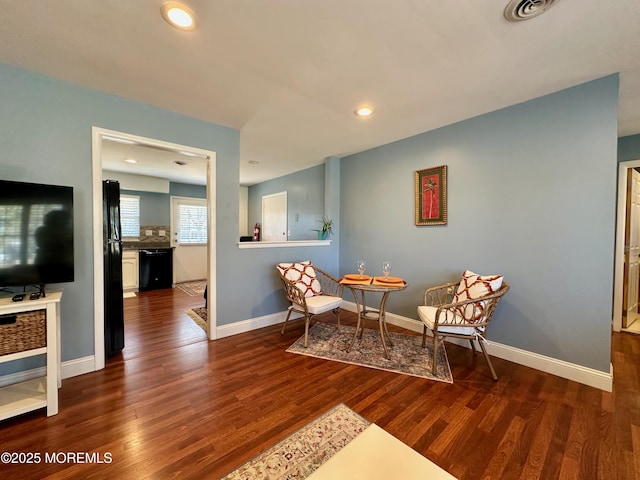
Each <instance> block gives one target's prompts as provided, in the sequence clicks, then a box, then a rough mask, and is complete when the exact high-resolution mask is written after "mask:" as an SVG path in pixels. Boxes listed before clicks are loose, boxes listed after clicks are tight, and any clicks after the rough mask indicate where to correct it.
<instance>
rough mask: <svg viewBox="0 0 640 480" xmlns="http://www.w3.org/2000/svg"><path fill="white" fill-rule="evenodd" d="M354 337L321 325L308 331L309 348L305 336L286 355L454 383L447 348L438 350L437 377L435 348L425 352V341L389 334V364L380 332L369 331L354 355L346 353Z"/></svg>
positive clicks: (351, 332)
mask: <svg viewBox="0 0 640 480" xmlns="http://www.w3.org/2000/svg"><path fill="white" fill-rule="evenodd" d="M354 333H355V328H354V327H350V326H345V325H343V326H341V327H340V332H338V329H337V325H332V324H328V323H322V322H318V323H316V324H315V325H314V326H313V327H311V328H310V329H309V342H308V347H307V348H305V347H304V336H302V337H300V338H299V339H298V340H297V341H296V343H294V344H293V345H291V347H289V348H288V349H287V352H291V353H299V354H301V355H308V356H310V357H316V358H323V359H326V360H335V361H337V362H343V363H350V364H353V365H360V366H363V367H370V368H376V369H378V370H387V371H389V372H396V373H402V374H405V375H413V376H415V377H421V378H428V379H430V380H438V381H440V382H446V383H453V376H452V375H451V368H450V367H449V360H448V359H447V352H446V351H445V348H444V345H443V346H441V347H440V348H438V362H437V365H438V369H437V372H438V373H437V375H435V376H434V375H433V374H432V373H431V368H432V365H433V363H432V362H433V344H432V343H431V342H427V346H426V348H422V337H420V336H417V335H403V334H400V333H389V335H390V336H391V340H392V341H393V346H390V345H387V347H388V348H389V355H390V356H391V359H390V360H387V358H386V357H385V356H384V350H383V348H382V343H381V340H380V331H379V330H377V329H370V328H366V329H365V330H364V334H363V335H362V338H361V339H356V341H355V342H354V344H353V347H352V348H351V351H349V352H347V346H348V345H349V342H350V341H351V339H352V338H353V335H354Z"/></svg>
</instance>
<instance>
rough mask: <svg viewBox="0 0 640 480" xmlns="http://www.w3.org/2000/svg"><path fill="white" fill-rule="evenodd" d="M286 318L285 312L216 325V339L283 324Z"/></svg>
mask: <svg viewBox="0 0 640 480" xmlns="http://www.w3.org/2000/svg"><path fill="white" fill-rule="evenodd" d="M286 317H287V312H286V311H285V312H278V313H272V314H270V315H264V316H262V317H256V318H250V319H248V320H242V321H240V322H236V323H230V324H229V325H218V326H217V327H216V338H224V337H230V336H231V335H237V334H239V333H245V332H250V331H251V330H257V329H258V328H263V327H270V326H271V325H276V324H278V323H282V322H284V319H285V318H286ZM295 318H298V317H295Z"/></svg>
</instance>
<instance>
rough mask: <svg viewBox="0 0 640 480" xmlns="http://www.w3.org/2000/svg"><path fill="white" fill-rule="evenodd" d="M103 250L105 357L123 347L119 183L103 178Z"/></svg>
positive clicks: (110, 355)
mask: <svg viewBox="0 0 640 480" xmlns="http://www.w3.org/2000/svg"><path fill="white" fill-rule="evenodd" d="M102 213H103V222H104V225H103V234H104V241H103V252H104V351H105V356H106V358H109V357H112V356H113V355H115V354H116V353H118V352H120V351H121V350H122V349H123V348H124V302H123V299H122V237H121V228H120V184H119V183H118V182H116V181H114V180H105V181H103V182H102Z"/></svg>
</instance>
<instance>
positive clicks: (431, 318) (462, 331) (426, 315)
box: [418, 305, 484, 336]
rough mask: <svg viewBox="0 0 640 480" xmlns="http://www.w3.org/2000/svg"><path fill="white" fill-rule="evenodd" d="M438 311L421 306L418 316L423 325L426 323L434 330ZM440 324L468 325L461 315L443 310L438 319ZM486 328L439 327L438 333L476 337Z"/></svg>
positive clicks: (435, 308)
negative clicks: (456, 323)
mask: <svg viewBox="0 0 640 480" xmlns="http://www.w3.org/2000/svg"><path fill="white" fill-rule="evenodd" d="M437 311H438V307H431V306H425V305H422V306H419V307H418V316H419V317H420V320H422V323H424V324H425V325H426V326H427V327H428V328H429V329H431V330H433V327H434V326H435V323H436V312H437ZM438 321H439V322H447V323H452V322H454V321H455V322H460V323H467V321H466V320H465V319H464V318H463V317H462V316H461V315H460V314H459V313H457V312H456V313H454V312H452V311H451V310H442V311H441V312H440V318H439V319H438ZM483 328H484V327H479V328H476V327H470V326H464V327H462V326H460V327H459V326H455V325H438V333H441V334H447V333H450V334H453V335H469V336H472V335H475V334H476V333H480V332H482V330H483Z"/></svg>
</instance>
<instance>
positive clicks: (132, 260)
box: [122, 250, 138, 292]
mask: <svg viewBox="0 0 640 480" xmlns="http://www.w3.org/2000/svg"><path fill="white" fill-rule="evenodd" d="M122 290H123V291H125V292H137V291H138V250H124V251H123V252H122Z"/></svg>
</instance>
